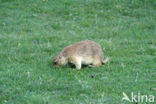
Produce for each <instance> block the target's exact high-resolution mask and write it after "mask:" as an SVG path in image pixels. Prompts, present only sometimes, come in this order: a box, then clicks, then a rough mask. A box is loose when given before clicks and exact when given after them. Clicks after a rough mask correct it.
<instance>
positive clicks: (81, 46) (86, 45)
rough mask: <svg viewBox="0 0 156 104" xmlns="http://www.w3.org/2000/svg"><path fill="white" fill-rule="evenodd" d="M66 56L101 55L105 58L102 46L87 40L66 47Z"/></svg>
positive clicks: (100, 56)
mask: <svg viewBox="0 0 156 104" xmlns="http://www.w3.org/2000/svg"><path fill="white" fill-rule="evenodd" d="M62 52H63V53H64V55H65V56H67V57H68V56H81V57H91V58H94V57H99V58H100V59H101V60H102V59H103V52H102V49H101V46H100V45H99V44H97V43H96V42H94V41H91V40H85V41H81V42H78V43H75V44H73V45H71V46H68V47H65V48H64V49H63V51H62Z"/></svg>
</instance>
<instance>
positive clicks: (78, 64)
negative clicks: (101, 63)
mask: <svg viewBox="0 0 156 104" xmlns="http://www.w3.org/2000/svg"><path fill="white" fill-rule="evenodd" d="M72 63H73V64H75V66H76V69H78V70H79V69H81V66H82V64H81V59H80V58H78V57H72Z"/></svg>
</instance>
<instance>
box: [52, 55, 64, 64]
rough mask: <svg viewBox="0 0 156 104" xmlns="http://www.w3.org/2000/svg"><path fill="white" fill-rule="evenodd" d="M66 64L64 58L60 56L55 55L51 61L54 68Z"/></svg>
mask: <svg viewBox="0 0 156 104" xmlns="http://www.w3.org/2000/svg"><path fill="white" fill-rule="evenodd" d="M66 63H67V61H66V58H65V57H64V56H62V55H61V54H59V55H57V56H56V57H55V59H54V60H53V65H54V66H64V65H65V64H66Z"/></svg>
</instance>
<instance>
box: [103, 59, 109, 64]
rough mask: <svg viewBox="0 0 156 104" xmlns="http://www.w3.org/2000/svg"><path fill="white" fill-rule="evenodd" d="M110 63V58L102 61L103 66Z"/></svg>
mask: <svg viewBox="0 0 156 104" xmlns="http://www.w3.org/2000/svg"><path fill="white" fill-rule="evenodd" d="M108 61H110V58H106V59H105V60H103V61H102V64H105V63H107V62H108Z"/></svg>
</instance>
